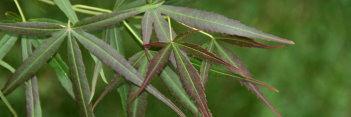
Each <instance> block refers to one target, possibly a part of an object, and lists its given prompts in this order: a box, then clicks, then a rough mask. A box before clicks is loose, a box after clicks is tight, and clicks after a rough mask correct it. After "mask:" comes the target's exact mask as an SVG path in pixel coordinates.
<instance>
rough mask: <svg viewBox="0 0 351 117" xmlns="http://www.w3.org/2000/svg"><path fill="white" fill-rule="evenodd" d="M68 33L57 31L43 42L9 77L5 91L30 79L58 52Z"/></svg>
mask: <svg viewBox="0 0 351 117" xmlns="http://www.w3.org/2000/svg"><path fill="white" fill-rule="evenodd" d="M66 34H67V32H65V31H61V32H58V33H55V34H54V35H53V36H52V37H51V38H49V39H48V40H46V41H45V42H43V44H41V45H40V46H39V47H38V49H36V50H35V51H34V52H33V54H32V55H31V56H29V58H28V59H26V60H25V61H24V62H23V64H22V65H21V66H20V67H19V68H18V69H17V70H16V72H15V73H14V74H13V75H12V76H11V77H10V78H9V79H8V81H7V82H6V85H5V87H4V88H3V89H2V91H3V93H4V94H5V95H7V94H9V93H11V92H12V91H13V90H14V89H16V88H17V87H18V86H19V85H21V84H22V83H23V82H25V81H27V80H29V79H30V78H31V77H32V76H33V75H34V74H35V73H36V72H37V71H38V70H39V69H40V68H41V66H42V65H44V64H45V63H46V61H47V60H49V59H50V58H51V56H52V55H54V54H55V53H56V51H57V49H58V48H59V47H60V45H61V43H62V42H63V40H64V38H65V36H66Z"/></svg>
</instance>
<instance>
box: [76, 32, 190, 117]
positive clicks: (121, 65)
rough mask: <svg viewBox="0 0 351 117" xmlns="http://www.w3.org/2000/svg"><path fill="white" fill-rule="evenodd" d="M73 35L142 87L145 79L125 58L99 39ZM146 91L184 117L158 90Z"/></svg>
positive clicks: (149, 89)
mask: <svg viewBox="0 0 351 117" xmlns="http://www.w3.org/2000/svg"><path fill="white" fill-rule="evenodd" d="M72 34H73V35H74V36H75V37H76V38H77V39H78V40H79V41H80V42H81V43H82V45H83V46H84V47H85V48H86V49H88V50H89V51H90V52H91V53H93V54H94V55H95V56H96V57H98V58H99V59H100V60H101V61H102V62H103V63H104V64H106V65H107V66H108V67H110V68H112V69H114V70H115V71H116V72H118V73H119V74H120V75H122V76H124V77H125V78H126V79H127V80H129V81H131V82H133V83H134V84H136V85H138V86H141V84H142V82H143V80H142V79H143V77H142V76H141V75H140V74H139V73H138V72H137V71H136V70H135V69H134V68H133V67H132V66H131V65H130V64H129V63H128V62H127V60H125V58H124V57H123V56H121V55H120V54H118V53H117V52H116V51H115V50H114V49H113V48H112V47H110V46H109V45H107V44H106V43H104V42H102V41H101V40H100V39H98V38H97V37H95V36H93V35H91V34H89V33H86V32H83V31H72ZM146 90H147V91H148V92H149V93H150V94H152V95H154V96H155V97H156V98H158V99H159V100H161V101H162V102H163V103H165V104H166V105H168V106H169V107H170V108H172V109H173V110H174V111H175V112H176V113H177V114H178V115H179V116H182V117H184V116H185V115H184V113H183V112H182V111H181V110H180V109H179V108H178V107H176V106H175V105H174V104H173V103H172V102H171V101H170V100H169V99H168V98H166V97H165V96H164V95H162V94H161V93H160V92H159V91H158V90H157V89H155V88H154V87H152V86H151V85H149V86H148V87H147V88H146Z"/></svg>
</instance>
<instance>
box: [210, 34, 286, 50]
mask: <svg viewBox="0 0 351 117" xmlns="http://www.w3.org/2000/svg"><path fill="white" fill-rule="evenodd" d="M216 40H218V41H223V42H226V43H229V44H232V45H237V46H240V47H250V48H264V49H277V48H281V47H284V46H283V45H280V46H269V45H265V44H262V43H259V42H257V41H255V40H253V39H250V38H245V37H217V38H216Z"/></svg>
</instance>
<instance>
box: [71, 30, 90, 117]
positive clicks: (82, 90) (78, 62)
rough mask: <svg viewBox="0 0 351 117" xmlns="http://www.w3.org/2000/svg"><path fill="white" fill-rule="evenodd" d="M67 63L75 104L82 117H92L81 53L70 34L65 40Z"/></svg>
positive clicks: (88, 89)
mask: <svg viewBox="0 0 351 117" xmlns="http://www.w3.org/2000/svg"><path fill="white" fill-rule="evenodd" d="M67 42H68V43H67V51H68V52H67V53H68V63H69V66H70V68H71V69H70V71H71V78H72V84H73V87H74V88H73V91H74V94H75V97H76V102H77V104H78V106H79V109H80V111H81V113H82V116H84V117H94V113H93V110H92V105H91V104H90V103H89V99H90V94H91V93H90V88H89V83H88V80H87V77H86V74H85V66H84V63H83V58H82V53H81V51H80V49H79V46H78V43H77V42H76V40H75V39H74V38H73V37H72V36H71V34H70V32H69V35H68V40H67Z"/></svg>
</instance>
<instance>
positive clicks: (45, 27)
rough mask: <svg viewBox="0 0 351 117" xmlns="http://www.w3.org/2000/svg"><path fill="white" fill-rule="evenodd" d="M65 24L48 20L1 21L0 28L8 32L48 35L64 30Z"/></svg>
mask: <svg viewBox="0 0 351 117" xmlns="http://www.w3.org/2000/svg"><path fill="white" fill-rule="evenodd" d="M64 28H65V27H64V26H62V25H58V24H54V23H46V22H19V23H0V30H2V31H4V32H8V33H13V34H19V35H28V36H46V35H50V34H53V33H55V32H58V31H62V30H64Z"/></svg>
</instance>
